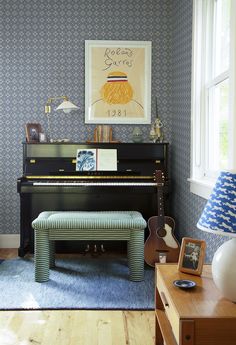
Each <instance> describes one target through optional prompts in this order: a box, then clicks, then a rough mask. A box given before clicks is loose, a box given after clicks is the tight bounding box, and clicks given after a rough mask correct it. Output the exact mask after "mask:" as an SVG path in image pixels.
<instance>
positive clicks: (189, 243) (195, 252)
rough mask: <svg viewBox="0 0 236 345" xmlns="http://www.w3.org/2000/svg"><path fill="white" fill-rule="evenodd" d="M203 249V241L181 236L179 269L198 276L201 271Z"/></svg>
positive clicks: (203, 256) (204, 248)
mask: <svg viewBox="0 0 236 345" xmlns="http://www.w3.org/2000/svg"><path fill="white" fill-rule="evenodd" d="M205 251H206V242H205V241H203V240H197V239H193V238H190V237H183V239H182V244H181V248H180V255H179V262H178V269H179V271H181V272H185V273H190V274H195V275H199V276H200V275H201V273H202V266H203V263H204V258H205Z"/></svg>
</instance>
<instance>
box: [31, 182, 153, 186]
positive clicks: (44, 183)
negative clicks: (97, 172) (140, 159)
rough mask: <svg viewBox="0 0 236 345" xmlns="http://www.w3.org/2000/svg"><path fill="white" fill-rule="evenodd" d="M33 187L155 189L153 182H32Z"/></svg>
mask: <svg viewBox="0 0 236 345" xmlns="http://www.w3.org/2000/svg"><path fill="white" fill-rule="evenodd" d="M33 185H34V186H82V187H84V186H85V187H86V186H89V187H93V186H145V187H149V186H151V187H156V185H157V184H156V183H155V182H135V181H134V182H82V181H81V182H61V181H60V182H45V181H44V182H33Z"/></svg>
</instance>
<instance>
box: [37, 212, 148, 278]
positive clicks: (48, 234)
mask: <svg viewBox="0 0 236 345" xmlns="http://www.w3.org/2000/svg"><path fill="white" fill-rule="evenodd" d="M32 227H33V228H34V230H35V281H36V282H39V283H41V282H46V281H48V280H49V268H51V267H54V266H55V252H54V241H55V240H93V241H94V240H102V241H106V240H107V241H108V240H115V241H116V240H126V241H128V245H127V251H128V253H127V254H128V266H129V274H130V280H132V281H142V280H143V279H144V229H145V228H146V221H145V220H144V219H143V217H142V214H141V213H139V212H136V211H47V212H42V213H40V214H39V216H38V218H36V219H35V220H34V221H33V222H32Z"/></svg>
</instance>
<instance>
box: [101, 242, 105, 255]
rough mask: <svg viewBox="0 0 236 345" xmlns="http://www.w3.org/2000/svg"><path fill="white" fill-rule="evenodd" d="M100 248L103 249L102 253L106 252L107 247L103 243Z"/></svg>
mask: <svg viewBox="0 0 236 345" xmlns="http://www.w3.org/2000/svg"><path fill="white" fill-rule="evenodd" d="M100 250H101V253H105V252H106V249H105V248H104V245H103V244H101V247H100Z"/></svg>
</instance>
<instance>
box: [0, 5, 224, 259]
mask: <svg viewBox="0 0 236 345" xmlns="http://www.w3.org/2000/svg"><path fill="white" fill-rule="evenodd" d="M191 29H192V4H191V1H189V0H179V1H175V0H129V1H127V0H119V1H117V0H113V1H111V0H106V1H105V0H80V1H75V0H74V1H73V0H68V1H64V0H0V45H1V50H0V94H1V98H0V155H1V164H0V179H1V184H0V195H1V197H0V233H9V234H12V233H19V195H17V193H16V179H17V177H20V176H21V175H22V147H21V142H22V141H23V140H24V137H25V134H24V125H25V123H27V122H39V123H41V125H42V126H43V128H44V129H46V118H45V115H44V105H45V102H46V100H47V98H48V97H50V96H55V95H62V94H64V95H68V96H69V97H70V99H71V101H73V102H74V103H76V104H78V105H79V110H78V111H76V112H73V113H72V114H70V115H68V116H69V119H68V118H65V116H63V115H61V114H59V113H56V114H55V113H54V115H55V116H54V115H52V127H53V129H54V135H56V136H58V137H59V138H60V137H61V138H62V137H69V138H70V139H72V140H74V141H80V142H83V141H85V140H86V139H88V137H89V135H90V134H91V133H92V132H93V129H94V126H93V125H85V123H84V58H85V56H84V41H85V40H96V39H98V40H104V39H106V40H147V41H152V110H153V111H152V114H153V118H154V117H155V97H156V96H157V98H158V105H159V114H160V117H161V118H162V120H163V122H164V134H165V139H166V140H167V141H169V142H170V143H171V164H170V167H171V175H172V177H173V181H174V193H173V209H172V214H173V215H174V216H175V219H176V221H177V229H176V231H177V232H178V233H180V235H181V236H183V235H186V234H188V235H191V236H194V237H201V238H203V237H204V233H202V232H199V231H198V230H196V227H195V224H196V221H197V219H198V217H199V215H200V213H201V210H202V208H203V206H204V203H205V201H204V200H202V199H201V198H198V197H196V196H194V195H193V194H190V193H189V184H188V182H187V178H188V177H189V176H190V171H189V169H190V88H191ZM141 128H142V130H143V133H144V135H145V137H146V140H148V133H149V130H150V126H149V125H144V126H141ZM132 129H133V126H131V125H113V130H114V135H115V138H116V139H119V140H121V141H123V142H127V141H131V133H132ZM206 238H207V240H208V242H209V244H210V246H209V248H210V250H209V257H210V256H211V255H212V252H213V250H214V249H215V247H216V246H217V245H218V240H217V237H216V236H215V237H214V239H211V237H206Z"/></svg>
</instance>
